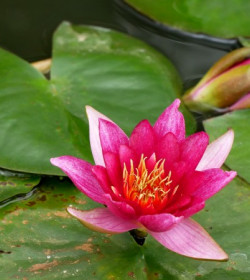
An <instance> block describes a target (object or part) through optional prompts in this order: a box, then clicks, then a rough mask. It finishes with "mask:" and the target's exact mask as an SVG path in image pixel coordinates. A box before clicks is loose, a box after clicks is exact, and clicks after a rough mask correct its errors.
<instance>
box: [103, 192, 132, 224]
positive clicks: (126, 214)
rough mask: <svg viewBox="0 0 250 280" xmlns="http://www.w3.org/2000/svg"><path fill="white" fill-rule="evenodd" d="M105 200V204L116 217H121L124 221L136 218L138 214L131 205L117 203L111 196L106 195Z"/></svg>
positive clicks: (121, 202)
mask: <svg viewBox="0 0 250 280" xmlns="http://www.w3.org/2000/svg"><path fill="white" fill-rule="evenodd" d="M105 198H106V201H105V204H106V205H107V207H108V208H109V210H110V211H111V212H112V213H113V214H114V215H115V216H118V217H121V218H122V219H129V220H131V219H135V218H136V213H135V210H134V208H133V207H132V206H131V205H129V204H128V203H127V202H125V201H115V200H113V198H112V197H111V195H109V194H106V195H105Z"/></svg>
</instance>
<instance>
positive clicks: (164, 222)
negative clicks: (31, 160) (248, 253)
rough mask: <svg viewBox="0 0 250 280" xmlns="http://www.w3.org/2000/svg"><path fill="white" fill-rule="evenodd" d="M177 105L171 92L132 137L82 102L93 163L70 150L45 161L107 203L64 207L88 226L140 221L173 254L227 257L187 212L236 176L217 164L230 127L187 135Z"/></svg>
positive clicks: (112, 227) (111, 229) (113, 229)
mask: <svg viewBox="0 0 250 280" xmlns="http://www.w3.org/2000/svg"><path fill="white" fill-rule="evenodd" d="M179 105H180V100H179V99H176V100H175V101H174V102H173V103H172V104H171V105H170V106H169V107H167V108H166V110H165V111H164V112H163V113H162V114H161V115H160V117H159V118H158V120H157V121H156V123H155V124H154V125H153V126H152V125H151V124H150V123H149V121H147V120H143V121H141V122H140V123H139V124H138V125H137V126H136V127H135V128H134V130H133V132H132V134H131V136H130V137H128V136H127V135H126V134H125V133H124V132H123V131H122V129H121V128H120V127H119V126H118V125H116V124H115V123H114V122H113V121H111V120H110V119H108V118H107V117H106V116H104V115H102V114H101V113H99V112H97V111H96V110H94V109H93V108H91V107H89V106H87V115H88V119H89V125H90V143H91V149H92V153H93V157H94V161H95V164H96V165H92V164H90V163H88V162H86V161H84V160H82V159H79V158H75V157H72V156H61V157H57V158H52V159H51V163H52V164H53V165H55V166H57V167H59V168H61V169H62V170H63V171H64V172H65V173H66V174H67V175H68V176H69V177H70V179H71V180H72V182H73V183H74V184H75V185H76V187H77V188H78V189H79V190H80V191H81V192H83V193H84V194H85V195H87V196H88V197H90V198H91V199H93V200H94V201H96V202H98V203H101V204H104V205H105V206H106V207H103V206H102V207H99V208H96V209H93V210H89V211H82V210H78V209H75V208H73V207H69V208H68V212H69V213H70V214H71V215H73V216H74V217H76V218H77V219H79V220H80V221H81V222H82V223H83V224H84V225H86V226H87V227H88V228H90V229H93V230H96V231H99V232H104V233H112V234H114V233H122V232H126V231H130V230H133V229H138V230H139V231H141V232H147V233H149V234H151V235H152V236H153V237H154V238H155V239H156V240H157V241H158V242H160V243H161V244H162V245H163V246H165V247H167V248H168V249H170V250H172V251H174V252H176V253H178V254H182V255H184V256H188V257H192V258H197V259H211V260H226V259H227V258H228V256H227V254H226V253H225V252H224V251H223V250H222V249H221V248H220V247H219V246H218V245H217V244H216V242H215V241H214V240H213V239H212V238H211V237H210V235H209V234H208V233H207V232H206V231H205V230H204V229H203V228H202V227H201V226H200V225H199V224H198V223H197V222H195V221H194V220H192V219H191V218H190V217H191V216H192V215H194V214H195V213H197V212H198V211H200V210H202V209H203V208H204V206H205V201H206V200H207V199H209V198H210V197H211V196H213V195H214V194H215V193H217V192H218V191H219V190H221V189H222V188H223V187H224V186H225V185H226V184H228V183H229V182H230V181H231V180H232V179H233V178H234V177H235V176H236V172H234V171H223V170H222V169H220V167H221V165H222V164H223V162H224V161H225V159H226V157H227V155H228V153H229V151H230V149H231V147H232V143H233V138H234V134H233V131H232V130H229V131H227V132H226V133H225V134H224V135H222V136H221V137H219V138H218V139H217V140H215V141H214V142H212V143H211V144H208V142H209V139H208V135H207V134H206V133H205V132H198V133H195V134H193V135H191V136H188V137H185V123H184V118H183V115H182V113H181V112H180V111H179V110H178V108H179Z"/></svg>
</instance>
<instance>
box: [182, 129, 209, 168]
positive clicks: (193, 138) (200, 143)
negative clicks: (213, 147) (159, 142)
mask: <svg viewBox="0 0 250 280" xmlns="http://www.w3.org/2000/svg"><path fill="white" fill-rule="evenodd" d="M208 141H209V137H208V135H207V133H205V132H198V133H195V134H192V135H190V136H189V137H187V138H186V139H185V141H184V142H183V143H182V144H181V146H180V149H181V156H180V157H181V160H182V161H184V162H186V163H187V170H190V171H191V170H194V169H195V168H196V166H197V165H198V163H199V162H200V160H201V158H202V156H203V154H204V152H205V150H206V148H207V145H208ZM187 172H188V171H187Z"/></svg>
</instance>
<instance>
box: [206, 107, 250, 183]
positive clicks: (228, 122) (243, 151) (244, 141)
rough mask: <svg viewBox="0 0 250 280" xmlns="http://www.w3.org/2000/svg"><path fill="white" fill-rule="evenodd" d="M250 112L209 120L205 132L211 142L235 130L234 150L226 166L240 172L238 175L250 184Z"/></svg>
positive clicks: (242, 111)
mask: <svg viewBox="0 0 250 280" xmlns="http://www.w3.org/2000/svg"><path fill="white" fill-rule="evenodd" d="M249 119H250V110H248V109H246V110H239V111H235V112H232V113H228V114H225V115H222V116H220V117H215V118H211V119H208V120H206V121H205V122H204V127H205V130H206V131H207V132H208V134H209V135H210V136H211V140H213V139H215V138H217V137H219V136H220V135H221V134H223V133H224V132H225V130H226V129H229V128H232V129H233V130H234V134H235V139H234V144H233V148H232V150H231V152H230V154H229V156H228V158H227V160H226V165H227V166H228V167H229V168H230V169H233V170H236V171H237V172H238V175H239V176H240V177H242V178H244V179H245V180H247V181H248V182H250V173H249V166H250V141H249V139H250V130H249Z"/></svg>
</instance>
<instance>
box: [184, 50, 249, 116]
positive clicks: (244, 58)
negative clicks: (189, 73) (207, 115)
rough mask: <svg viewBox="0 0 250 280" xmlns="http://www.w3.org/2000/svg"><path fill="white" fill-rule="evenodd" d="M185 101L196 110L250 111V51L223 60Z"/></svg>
mask: <svg viewBox="0 0 250 280" xmlns="http://www.w3.org/2000/svg"><path fill="white" fill-rule="evenodd" d="M183 101H184V102H185V103H186V105H187V106H188V107H189V108H190V109H191V110H193V111H196V112H206V111H219V112H220V111H221V112H224V111H233V110H239V109H246V108H250V48H249V47H245V48H240V49H238V50H235V51H232V52H230V53H229V54H227V55H226V56H224V57H222V58H221V59H220V60H219V61H218V62H217V63H216V64H214V65H213V66H212V67H211V68H210V70H209V71H208V72H207V73H206V75H205V76H204V77H203V78H202V79H201V80H200V82H199V83H198V84H197V85H196V86H195V87H193V88H191V89H189V90H188V91H187V92H186V93H185V95H184V96H183Z"/></svg>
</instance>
